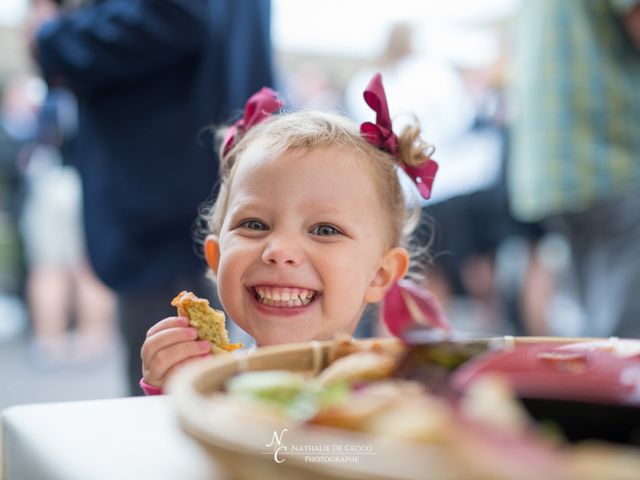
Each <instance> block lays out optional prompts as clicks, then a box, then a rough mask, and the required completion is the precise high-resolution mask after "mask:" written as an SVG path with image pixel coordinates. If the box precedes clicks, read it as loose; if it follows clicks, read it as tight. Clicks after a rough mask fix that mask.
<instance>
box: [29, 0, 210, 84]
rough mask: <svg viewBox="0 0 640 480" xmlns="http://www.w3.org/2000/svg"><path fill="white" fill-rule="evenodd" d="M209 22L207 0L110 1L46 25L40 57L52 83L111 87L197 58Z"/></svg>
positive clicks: (39, 36) (38, 46) (39, 39)
mask: <svg viewBox="0 0 640 480" xmlns="http://www.w3.org/2000/svg"><path fill="white" fill-rule="evenodd" d="M208 18H209V12H208V2H207V0H108V1H105V2H103V3H100V4H98V5H96V6H91V7H85V8H80V9H78V10H76V11H74V12H71V13H68V14H66V15H62V16H60V17H58V18H56V19H55V20H53V21H50V22H48V23H45V24H44V25H43V26H42V27H41V28H40V29H39V31H38V33H37V38H36V57H37V59H38V62H39V64H40V66H41V68H42V71H43V74H44V76H45V78H46V79H47V80H49V81H51V80H61V81H63V82H64V83H66V84H68V85H69V86H71V87H72V88H74V89H76V90H79V91H85V92H91V91H95V90H99V89H102V88H109V87H113V86H117V85H118V84H121V83H124V82H129V81H131V80H135V79H137V78H140V77H144V76H149V75H154V74H158V75H161V74H162V71H163V70H164V69H169V68H172V66H173V65H175V64H176V63H177V62H180V61H183V60H185V59H186V58H188V56H189V55H197V54H198V52H199V49H200V48H202V45H203V44H205V45H206V42H205V41H204V38H205V36H206V35H207V33H208V32H207V25H208Z"/></svg>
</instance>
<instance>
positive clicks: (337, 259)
mask: <svg viewBox="0 0 640 480" xmlns="http://www.w3.org/2000/svg"><path fill="white" fill-rule="evenodd" d="M362 163H363V162H359V161H358V160H357V159H355V158H353V157H352V156H351V155H349V154H348V153H347V152H344V151H342V150H338V149H335V148H323V149H320V148H318V149H314V150H311V151H305V152H302V151H296V150H292V151H288V152H285V153H284V154H283V155H281V156H280V157H277V158H275V159H271V160H264V159H255V158H254V159H252V158H250V157H249V158H243V159H242V160H241V162H240V163H239V165H238V166H237V170H236V172H235V176H234V178H233V180H232V183H231V185H230V190H229V198H228V206H227V213H226V217H225V220H224V223H223V225H222V228H221V231H220V237H219V238H216V237H213V236H210V237H209V238H208V251H209V252H210V251H211V249H213V251H214V252H215V253H214V254H212V255H211V254H209V255H208V259H209V261H210V264H211V266H212V268H213V270H214V271H215V272H216V274H217V282H218V291H219V295H220V299H221V301H222V304H223V305H224V307H225V309H226V311H227V313H228V314H229V315H230V316H231V318H232V319H233V320H234V321H235V322H236V323H237V324H238V325H239V326H240V327H241V328H242V329H244V330H245V331H247V332H248V333H249V334H250V335H252V336H253V337H254V338H255V340H256V342H257V344H258V345H269V344H275V343H284V342H294V341H307V340H312V339H316V340H321V339H328V338H331V337H332V336H333V335H334V334H335V333H337V332H346V333H349V334H351V333H352V332H353V330H354V329H355V326H356V324H357V322H358V319H359V318H360V315H361V314H362V311H363V309H364V306H365V305H366V304H367V303H369V302H376V301H379V300H381V299H382V298H383V296H384V292H385V291H386V289H387V288H388V287H389V286H390V284H391V282H392V281H393V280H395V279H396V278H397V277H400V276H402V275H404V272H405V270H406V266H407V264H408V259H407V253H406V251H404V249H401V248H394V249H390V250H387V249H385V246H384V239H385V238H387V236H388V235H387V232H386V231H385V226H384V223H385V217H384V215H383V214H382V213H381V209H380V202H379V199H378V198H377V195H376V191H375V188H374V183H373V180H372V178H371V173H370V172H368V171H367V169H366V167H365V166H364V165H363V164H362Z"/></svg>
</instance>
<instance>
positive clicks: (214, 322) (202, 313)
mask: <svg viewBox="0 0 640 480" xmlns="http://www.w3.org/2000/svg"><path fill="white" fill-rule="evenodd" d="M171 305H173V306H174V307H177V309H178V315H179V316H181V317H187V318H188V319H189V325H191V326H192V327H194V328H196V329H197V330H198V338H199V339H200V340H208V341H209V342H210V343H211V353H213V354H217V353H224V352H231V351H233V350H237V349H239V348H242V347H243V345H242V344H241V343H229V334H228V333H227V329H226V327H225V326H224V320H225V316H224V312H221V311H220V310H215V309H213V308H211V307H210V306H209V301H208V300H206V299H204V298H198V297H197V296H196V295H194V294H193V293H192V292H187V291H185V290H183V291H182V292H180V293H179V294H178V295H176V297H175V298H174V299H173V300H171Z"/></svg>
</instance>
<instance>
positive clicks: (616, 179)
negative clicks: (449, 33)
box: [509, 0, 640, 337]
mask: <svg viewBox="0 0 640 480" xmlns="http://www.w3.org/2000/svg"><path fill="white" fill-rule="evenodd" d="M513 74H514V80H513V91H512V95H511V98H510V100H511V101H512V102H513V107H514V122H513V142H512V149H511V159H510V172H509V189H510V198H511V205H512V208H513V213H514V215H515V216H516V217H517V218H519V219H521V220H525V221H538V220H544V222H545V227H546V228H548V229H550V230H552V231H556V232H560V233H562V234H563V235H565V236H566V239H567V241H568V244H569V246H570V249H571V254H572V261H573V266H574V270H575V272H574V273H575V286H576V289H577V294H578V297H577V299H578V302H579V304H580V305H581V307H582V310H583V315H582V317H583V318H582V320H581V321H580V322H579V325H578V326H577V328H576V329H575V330H574V331H568V332H567V331H565V333H566V334H570V335H585V336H596V337H607V336H610V335H617V336H624V337H640V296H638V294H637V292H638V290H639V289H640V250H639V249H640V208H639V206H640V135H639V133H638V132H640V95H639V94H638V86H639V85H640V2H638V1H637V0H592V1H588V2H587V1H583V0H564V1H558V0H537V1H534V2H523V5H522V11H521V12H520V17H519V22H518V29H517V39H516V48H515V53H514V71H513ZM557 320H558V321H559V322H562V321H563V319H562V318H561V317H560V318H558V319H557ZM560 327H561V325H557V326H556V328H558V329H560ZM552 328H553V325H552Z"/></svg>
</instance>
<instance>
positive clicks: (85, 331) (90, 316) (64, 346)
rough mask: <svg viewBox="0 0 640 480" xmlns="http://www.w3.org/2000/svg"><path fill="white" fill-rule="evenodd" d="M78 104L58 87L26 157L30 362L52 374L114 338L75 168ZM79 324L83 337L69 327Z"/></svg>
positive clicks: (96, 354) (110, 304)
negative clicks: (88, 250) (91, 258)
mask: <svg viewBox="0 0 640 480" xmlns="http://www.w3.org/2000/svg"><path fill="white" fill-rule="evenodd" d="M76 131H77V112H76V102H75V99H74V97H73V95H72V94H71V93H70V92H69V91H67V90H65V89H62V88H51V89H50V90H49V91H48V92H47V95H46V97H45V99H44V102H43V103H42V105H41V107H40V111H39V114H38V123H37V128H36V131H35V135H34V138H33V140H32V142H31V144H29V145H27V146H26V147H25V149H24V150H23V152H22V154H21V165H20V167H21V170H22V171H23V174H24V176H25V179H26V198H25V201H24V207H23V210H22V214H21V220H20V226H21V231H22V237H23V240H24V244H25V255H26V261H27V279H26V298H27V303H28V307H29V313H30V317H31V322H32V330H33V338H32V342H31V344H30V349H29V354H30V355H29V356H30V360H31V362H32V364H33V366H35V367H36V368H38V369H43V370H49V369H55V368H58V367H63V366H70V365H72V364H79V363H86V362H87V361H90V360H95V359H98V358H100V357H102V356H103V355H104V354H105V353H106V352H107V351H108V349H109V347H110V345H111V344H112V341H113V339H114V336H113V319H114V317H113V314H114V306H115V305H114V298H113V294H112V293H111V292H110V291H109V290H108V289H107V288H106V287H105V286H104V284H102V282H100V281H99V280H98V279H97V278H96V276H95V274H94V273H93V271H92V270H91V268H90V266H89V265H88V262H87V260H86V256H85V248H84V233H83V231H82V214H81V203H82V192H81V184H80V178H79V175H78V172H77V171H76V169H75V167H74V166H73V163H74V161H75V159H74V155H73V153H74V149H73V146H74V138H75V135H76ZM72 319H74V320H75V329H74V330H75V334H73V335H72V334H71V333H70V328H69V326H70V325H69V324H70V322H71V320H72Z"/></svg>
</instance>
